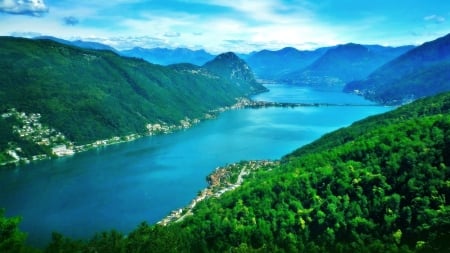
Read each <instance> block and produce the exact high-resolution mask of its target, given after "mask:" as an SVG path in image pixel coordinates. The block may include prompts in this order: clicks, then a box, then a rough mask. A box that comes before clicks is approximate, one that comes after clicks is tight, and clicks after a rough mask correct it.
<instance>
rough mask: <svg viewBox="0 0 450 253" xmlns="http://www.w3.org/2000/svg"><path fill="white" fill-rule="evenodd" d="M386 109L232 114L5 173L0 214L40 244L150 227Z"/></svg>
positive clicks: (282, 93)
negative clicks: (250, 164)
mask: <svg viewBox="0 0 450 253" xmlns="http://www.w3.org/2000/svg"><path fill="white" fill-rule="evenodd" d="M268 87H269V89H271V92H268V93H264V94H260V95H258V96H255V99H259V100H265V101H279V102H305V103H310V102H320V103H354V104H358V105H360V104H370V103H369V102H368V101H365V100H363V99H362V98H360V97H357V96H353V95H348V94H343V93H324V92H317V91H311V90H308V89H305V88H298V87H290V86H286V85H268ZM388 110H390V108H386V107H381V106H350V107H298V108H266V109H244V110H235V111H228V112H225V113H223V114H221V115H220V116H219V117H218V118H217V119H215V120H210V121H206V122H203V123H201V124H199V125H197V126H195V127H193V128H191V129H189V130H186V131H181V132H177V133H174V134H170V135H165V136H156V137H148V138H142V139H139V140H137V141H134V142H130V143H125V144H118V145H114V146H109V147H105V148H100V149H97V150H91V151H88V152H84V153H80V154H77V155H74V156H72V157H67V158H62V159H55V160H50V161H42V162H39V163H36V164H30V165H27V166H22V167H20V168H17V169H13V170H2V171H0V185H1V191H0V207H4V208H6V213H7V215H20V216H22V217H23V221H22V224H21V228H22V229H23V230H24V231H26V232H27V233H28V234H29V235H28V240H29V242H30V243H32V244H34V245H38V246H39V245H41V246H42V245H45V244H46V243H47V242H48V241H49V239H50V235H51V232H52V231H58V232H60V233H63V234H64V235H67V236H71V237H74V238H89V237H90V236H92V235H93V234H94V233H96V232H100V231H105V230H110V229H113V228H114V229H116V230H119V231H122V232H124V233H127V232H129V231H131V230H132V229H133V228H135V227H136V226H137V225H138V224H139V223H140V222H142V221H147V222H149V223H155V222H157V221H159V220H160V219H162V218H163V217H164V216H165V215H167V214H168V213H169V212H170V211H171V210H174V209H176V208H180V207H183V206H185V205H186V204H188V203H189V202H190V200H191V199H192V198H193V197H194V196H195V195H196V194H197V193H198V191H199V190H201V189H202V188H204V187H205V186H206V181H205V177H206V176H207V175H208V174H209V173H210V172H211V171H212V170H213V169H214V168H216V167H217V166H221V165H225V164H227V163H233V162H237V161H240V160H251V159H278V158H280V157H281V156H283V155H285V154H287V153H289V152H291V151H293V150H294V149H296V148H298V147H300V146H302V145H304V144H306V143H309V142H311V141H313V140H315V139H317V138H319V137H320V136H321V135H323V134H324V133H327V132H330V131H332V130H335V129H337V128H340V127H343V126H347V125H349V124H351V123H352V122H354V121H356V120H359V119H362V118H364V117H366V116H369V115H373V114H378V113H382V112H386V111H388Z"/></svg>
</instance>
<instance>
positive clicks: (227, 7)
mask: <svg viewBox="0 0 450 253" xmlns="http://www.w3.org/2000/svg"><path fill="white" fill-rule="evenodd" d="M447 33H450V1H447V0H395V1H394V0H372V1H366V0H147V1H138V0H108V1H93V0H0V35H13V36H24V37H30V36H34V35H51V36H56V37H60V38H64V39H69V40H74V39H83V40H90V41H97V42H101V43H105V44H109V45H111V46H113V47H116V48H118V49H128V48H132V47H134V46H140V47H146V48H153V47H169V48H174V47H188V48H191V49H200V48H203V49H206V50H207V51H210V52H213V53H220V52H225V51H234V52H240V53H242V52H250V51H256V50H261V49H272V50H274V49H280V48H283V47H286V46H293V47H296V48H299V49H313V48H317V47H321V46H329V45H336V44H343V43H348V42H354V43H361V44H381V45H391V46H398V45H406V44H421V43H423V42H426V41H429V40H433V39H435V38H437V37H440V36H443V35H445V34H447Z"/></svg>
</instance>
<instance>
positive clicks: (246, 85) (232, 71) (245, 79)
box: [202, 52, 265, 93]
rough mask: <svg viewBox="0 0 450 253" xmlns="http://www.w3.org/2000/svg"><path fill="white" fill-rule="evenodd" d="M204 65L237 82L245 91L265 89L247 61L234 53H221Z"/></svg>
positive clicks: (211, 70)
mask: <svg viewBox="0 0 450 253" xmlns="http://www.w3.org/2000/svg"><path fill="white" fill-rule="evenodd" d="M202 67H203V68H204V69H206V70H207V71H209V72H212V73H214V74H216V75H218V76H220V77H222V78H224V79H227V80H230V81H231V82H233V83H235V84H236V85H237V86H238V87H239V89H241V90H242V91H243V92H248V91H250V92H252V93H254V92H256V91H261V90H265V88H264V87H262V86H261V85H259V84H258V82H257V81H256V79H255V76H254V74H253V71H252V70H251V69H250V67H249V66H248V65H247V63H246V62H245V61H244V60H242V59H241V58H239V57H238V56H237V55H235V54H234V53H231V52H228V53H223V54H220V55H218V56H217V57H216V58H214V60H212V61H209V62H207V63H205V64H204V65H203V66H202Z"/></svg>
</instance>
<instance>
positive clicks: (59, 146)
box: [0, 97, 251, 169]
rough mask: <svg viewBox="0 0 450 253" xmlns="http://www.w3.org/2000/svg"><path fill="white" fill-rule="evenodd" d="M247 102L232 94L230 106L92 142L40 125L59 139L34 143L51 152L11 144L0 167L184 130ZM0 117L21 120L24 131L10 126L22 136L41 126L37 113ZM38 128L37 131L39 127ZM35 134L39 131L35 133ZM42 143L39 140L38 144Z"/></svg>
mask: <svg viewBox="0 0 450 253" xmlns="http://www.w3.org/2000/svg"><path fill="white" fill-rule="evenodd" d="M249 103H251V100H250V99H249V98H246V97H239V98H236V103H235V104H233V105H230V106H223V107H219V108H216V109H212V110H210V111H208V112H206V113H204V114H203V116H202V117H200V118H194V119H190V118H188V117H185V118H183V119H180V120H179V123H178V124H168V123H165V122H159V123H148V124H147V125H145V128H146V129H147V132H143V133H132V134H129V135H125V136H113V137H111V138H108V139H102V140H96V141H94V142H91V143H88V144H84V145H74V143H73V142H72V141H69V140H67V139H66V138H65V136H64V135H63V134H62V133H60V132H58V131H56V130H55V129H52V128H50V127H48V126H44V128H45V131H46V132H51V133H55V135H57V136H58V137H59V138H61V140H60V141H59V142H57V143H51V142H49V141H48V140H47V139H50V138H51V136H50V137H49V136H45V138H41V139H45V142H43V141H42V140H39V142H35V143H36V144H38V145H42V146H45V147H46V148H47V149H49V150H51V153H43V154H38V155H34V156H28V157H25V156H20V152H21V147H13V148H10V149H8V150H5V153H6V154H8V155H9V156H10V157H11V158H13V159H11V160H9V161H6V162H2V163H0V169H5V168H9V167H13V168H14V167H18V166H21V165H26V164H29V163H32V162H39V161H43V160H48V159H55V158H60V157H68V156H72V155H76V154H77V153H81V152H85V151H89V150H92V149H96V148H103V147H106V146H110V145H114V144H120V143H126V142H131V141H134V140H137V139H140V138H143V137H148V136H155V135H164V134H170V133H173V132H176V131H180V130H186V129H189V128H191V127H193V126H195V125H197V124H199V123H201V122H203V121H205V120H210V119H214V118H216V117H217V116H218V114H219V113H222V112H225V111H229V110H236V109H242V108H245V107H246V106H247V105H248V104H249ZM1 116H2V117H3V118H9V117H14V118H15V119H16V120H19V119H20V120H21V123H22V124H24V126H23V127H22V128H24V130H23V131H25V133H22V132H20V130H22V129H19V128H17V129H19V130H16V129H15V130H14V131H15V133H18V134H19V135H20V136H21V137H22V138H26V137H27V136H31V135H32V134H35V132H36V131H33V129H32V128H31V127H30V125H33V126H34V125H39V127H40V128H41V126H43V124H41V123H40V122H39V119H40V118H41V115H40V113H29V114H28V115H27V114H26V113H24V112H18V111H17V110H16V109H15V108H11V109H10V110H8V111H7V112H6V113H4V114H2V115H1ZM39 131H41V130H40V129H39ZM38 134H39V133H38ZM41 143H43V144H41Z"/></svg>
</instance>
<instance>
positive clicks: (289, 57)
mask: <svg viewBox="0 0 450 253" xmlns="http://www.w3.org/2000/svg"><path fill="white" fill-rule="evenodd" d="M327 50H328V48H319V49H317V50H314V51H301V50H297V49H295V48H292V47H286V48H283V49H280V50H277V51H270V50H262V51H259V52H253V53H251V54H249V55H248V56H246V57H245V58H244V59H245V61H246V62H247V63H248V65H249V66H250V67H251V68H252V70H253V71H254V72H255V75H256V76H257V77H258V78H261V79H266V80H277V79H278V78H279V77H281V76H283V75H285V74H287V73H290V72H293V71H295V70H299V69H303V68H305V67H306V66H308V65H309V64H311V63H313V62H314V61H315V60H317V59H318V58H319V57H320V56H322V55H323V54H324V53H325V52H326V51H327Z"/></svg>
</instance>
